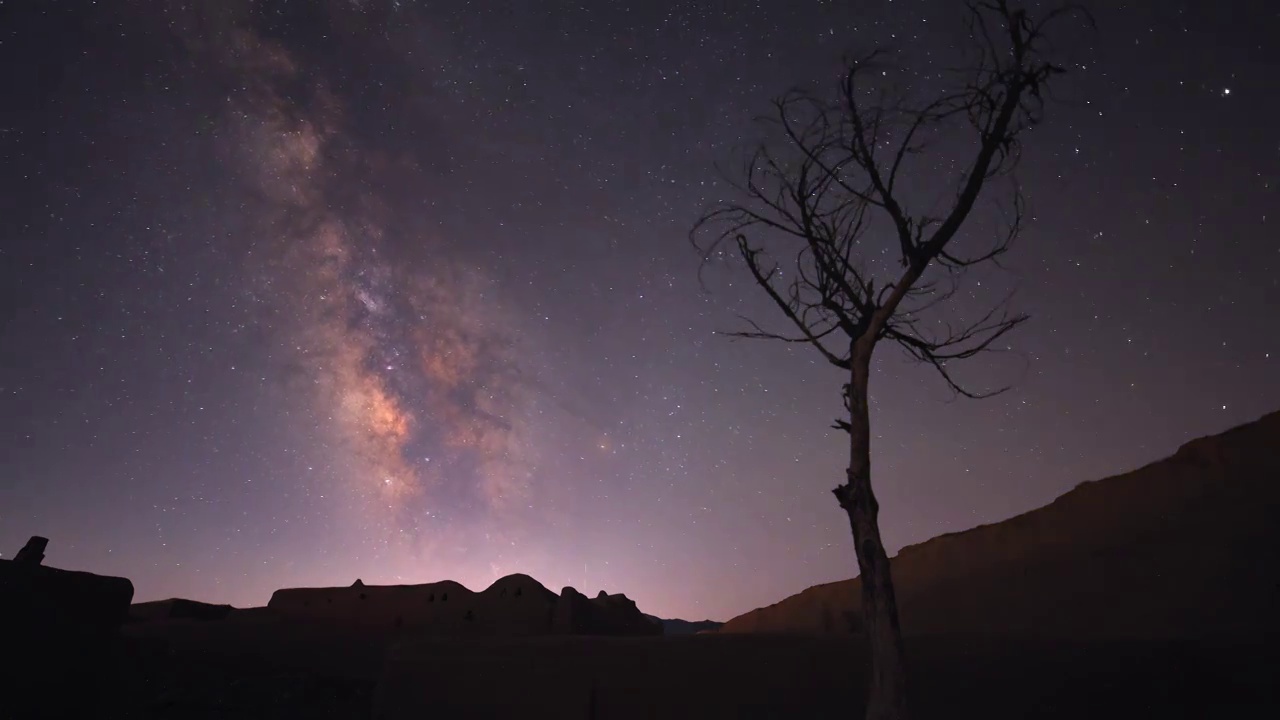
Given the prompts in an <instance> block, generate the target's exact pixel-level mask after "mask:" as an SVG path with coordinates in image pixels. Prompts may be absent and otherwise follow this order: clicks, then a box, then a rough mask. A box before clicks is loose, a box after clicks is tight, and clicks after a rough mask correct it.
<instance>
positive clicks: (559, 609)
mask: <svg viewBox="0 0 1280 720" xmlns="http://www.w3.org/2000/svg"><path fill="white" fill-rule="evenodd" d="M552 631H553V632H554V633H555V634H557V635H661V634H662V625H661V623H655V622H653V621H652V620H650V619H649V618H648V617H647V616H645V615H644V614H643V613H641V612H640V610H639V609H638V608H637V607H636V604H635V602H633V601H632V600H630V599H629V598H628V597H627V596H626V595H622V594H618V595H608V594H606V593H605V592H604V591H601V592H600V594H599V595H597V596H596V597H595V598H588V597H587V596H586V595H583V594H582V593H580V592H578V591H577V590H575V589H573V588H571V587H566V588H564V589H563V590H561V591H560V598H559V601H558V602H557V603H556V608H555V619H554V621H553V627H552Z"/></svg>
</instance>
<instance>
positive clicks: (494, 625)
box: [267, 574, 662, 636]
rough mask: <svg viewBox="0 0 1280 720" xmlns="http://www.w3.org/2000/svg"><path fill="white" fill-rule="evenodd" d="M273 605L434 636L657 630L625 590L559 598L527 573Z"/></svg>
mask: <svg viewBox="0 0 1280 720" xmlns="http://www.w3.org/2000/svg"><path fill="white" fill-rule="evenodd" d="M267 607H268V608H269V609H270V610H271V611H273V612H274V613H276V614H277V615H279V616H280V617H282V618H294V619H308V620H321V621H330V622H338V623H344V624H352V625H358V626H361V627H368V628H371V629H383V630H404V631H413V632H415V633H425V634H429V635H498V636H528V635H563V634H578V635H586V634H589V635H655V634H661V633H662V626H661V625H660V624H655V623H653V622H651V621H649V620H648V619H647V618H646V617H645V616H644V614H643V613H641V612H640V610H639V609H638V608H637V607H636V604H635V603H634V602H633V601H631V600H630V599H628V598H627V596H625V595H621V594H619V595H608V594H606V593H604V592H601V593H600V595H599V596H597V597H596V598H595V599H590V600H589V599H587V598H586V597H585V596H583V595H582V594H581V593H579V592H577V591H576V590H574V589H573V588H565V590H564V592H562V593H561V594H560V595H559V596H557V595H556V594H555V593H553V592H551V591H550V590H548V589H547V588H545V587H543V585H542V584H541V583H539V582H538V581H537V580H534V579H533V578H531V577H529V576H528V575H520V574H515V575H508V576H506V577H503V578H501V579H499V580H497V581H495V582H494V583H493V584H492V585H490V586H489V587H488V588H486V589H484V590H482V591H480V592H473V591H471V590H470V589H468V588H466V587H465V586H463V585H461V584H459V583H456V582H453V581H451V580H445V581H441V582H436V583H427V584H422V585H365V584H364V583H363V582H361V581H359V580H357V581H356V582H355V583H354V584H353V585H351V586H350V587H335V588H290V589H283V590H277V591H276V592H275V593H274V594H273V595H272V596H271V601H270V602H269V603H268V605H267Z"/></svg>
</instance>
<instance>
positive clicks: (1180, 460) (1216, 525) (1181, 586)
mask: <svg viewBox="0 0 1280 720" xmlns="http://www.w3.org/2000/svg"><path fill="white" fill-rule="evenodd" d="M1278 517H1280V412H1277V413H1271V414H1269V415H1266V416H1264V417H1262V418H1261V419H1259V420H1257V421H1255V422H1252V423H1248V424H1246V425H1242V426H1239V427H1236V428H1233V429H1231V430H1228V431H1226V432H1224V433H1222V434H1220V435H1215V436H1211V437H1205V438H1201V439H1198V440H1193V441H1191V442H1189V443H1186V444H1185V445H1183V446H1182V447H1181V448H1180V449H1179V450H1178V451H1177V453H1175V454H1174V455H1173V456H1172V457H1169V458H1166V459H1164V460H1160V461H1158V462H1155V463H1152V464H1150V465H1147V466H1145V467H1142V468H1140V469H1137V470H1134V471H1132V472H1128V473H1125V474H1122V475H1117V476H1115V477H1110V478H1106V479H1103V480H1097V481H1093V482H1086V483H1083V484H1081V485H1079V486H1077V487H1076V488H1075V489H1073V490H1071V491H1069V492H1067V493H1066V494H1064V495H1062V496H1061V497H1059V498H1058V499H1057V500H1055V501H1053V502H1052V503H1050V504H1048V505H1046V506H1044V507H1041V508H1038V509H1036V510H1032V511H1030V512H1027V513H1024V514H1022V515H1018V516H1016V517H1013V518H1010V519H1008V520H1005V521H1003V522H998V523H994V524H990V525H983V526H979V527H976V528H973V529H971V530H966V531H964V532H958V533H951V534H948V535H942V536H940V537H936V538H934V539H932V540H929V541H926V542H923V543H920V544H918V545H912V546H909V547H906V548H903V549H902V551H901V552H899V553H898V555H897V556H896V557H895V558H894V559H893V561H892V568H893V578H894V583H895V586H896V587H897V592H898V599H899V604H900V607H901V613H902V624H903V629H904V631H905V632H907V633H910V634H937V633H971V632H972V633H988V634H995V633H999V634H1018V635H1020V636H1024V637H1045V638H1054V637H1057V638H1077V639H1079V638H1094V639H1099V640H1104V639H1123V638H1131V639H1140V638H1147V639H1150V638H1216V639H1224V638H1225V639H1230V638H1246V637H1254V636H1256V635H1258V634H1260V633H1263V634H1274V633H1276V632H1280V620H1278V619H1277V615H1276V613H1275V608H1276V607H1280V585H1278V584H1277V582H1276V578H1277V577H1280V561H1277V559H1276V556H1275V555H1274V553H1273V551H1272V548H1274V547H1280V524H1277V523H1276V519H1277V518H1278ZM860 592H861V591H860V587H859V581H858V579H856V578H855V579H852V580H845V581H841V582H835V583H829V584H826V585H818V586H815V587H811V588H809V589H807V590H805V591H804V592H801V593H799V594H798V595H794V596H792V597H789V598H787V599H785V600H783V601H781V602H779V603H776V604H774V605H771V606H769V607H765V608H760V609H758V610H753V611H751V612H748V613H746V614H744V615H741V616H738V617H736V618H733V619H732V620H730V621H728V622H727V623H725V624H724V626H723V627H722V628H721V629H720V632H725V633H776V632H782V633H815V634H850V633H853V634H856V633H857V632H858V626H859V623H858V608H859V606H860V604H861V603H860V600H861V595H860Z"/></svg>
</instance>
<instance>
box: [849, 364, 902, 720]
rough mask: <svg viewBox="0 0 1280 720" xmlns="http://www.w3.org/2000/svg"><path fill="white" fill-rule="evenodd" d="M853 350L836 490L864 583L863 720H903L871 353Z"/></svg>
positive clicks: (899, 653)
mask: <svg viewBox="0 0 1280 720" xmlns="http://www.w3.org/2000/svg"><path fill="white" fill-rule="evenodd" d="M858 345H859V347H857V348H855V350H854V353H853V362H852V365H853V368H852V372H851V373H850V375H851V377H850V383H849V387H848V389H847V390H846V392H847V394H848V397H847V401H848V407H849V469H848V482H847V484H845V485H841V486H840V487H838V488H836V489H835V491H834V492H835V495H836V498H837V499H838V500H839V501H840V506H841V507H842V508H844V510H845V512H846V513H847V514H848V516H849V527H850V529H852V530H853V542H854V549H855V552H856V553H857V556H858V569H859V571H860V575H861V578H862V622H863V626H864V627H865V629H866V637H867V641H868V643H869V644H870V649H871V686H870V689H869V693H868V696H867V710H866V715H865V717H866V718H867V720H905V718H906V717H907V688H906V685H907V683H906V679H907V677H906V666H905V664H904V662H903V651H902V630H901V628H900V626H899V624H898V601H897V599H896V597H895V595H894V592H893V579H892V577H891V576H890V573H889V555H888V553H886V552H885V549H884V542H883V541H881V539H880V523H879V520H878V517H877V516H878V515H879V511H880V505H879V503H877V502H876V496H875V493H874V492H873V491H872V489H871V416H870V413H869V411H868V408H867V377H868V375H869V373H870V368H871V351H870V349H869V348H863V347H861V343H859V344H858Z"/></svg>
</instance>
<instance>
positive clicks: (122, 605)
mask: <svg viewBox="0 0 1280 720" xmlns="http://www.w3.org/2000/svg"><path fill="white" fill-rule="evenodd" d="M47 544H48V541H47V540H45V539H44V538H40V537H34V538H32V539H31V541H30V542H28V543H27V546H26V547H25V548H23V550H22V551H21V552H20V553H19V554H18V555H17V557H16V558H15V559H14V560H0V638H3V642H0V660H2V663H0V664H3V666H4V668H5V670H4V672H5V676H6V677H5V680H6V681H7V682H8V683H9V687H12V688H15V689H16V690H17V692H14V693H7V692H6V693H4V694H3V695H0V708H3V709H2V710H0V715H3V716H4V717H15V718H17V717H92V716H93V715H94V711H95V708H96V703H97V700H98V698H99V697H100V694H101V692H102V691H103V690H105V685H106V683H107V680H106V678H108V677H109V676H110V675H111V672H112V671H113V670H114V668H115V666H116V664H117V661H116V659H115V653H116V650H117V644H116V641H117V631H118V630H119V627H120V625H121V623H123V622H124V621H125V619H126V618H127V617H128V613H129V601H130V600H132V599H133V584H132V583H130V582H129V581H128V580H126V579H124V578H118V577H105V576H102V575H94V574H92V573H87V572H72V571H69V570H59V569H57V568H51V567H45V566H44V565H42V564H41V563H42V562H43V560H44V550H45V547H46V546H47Z"/></svg>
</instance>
